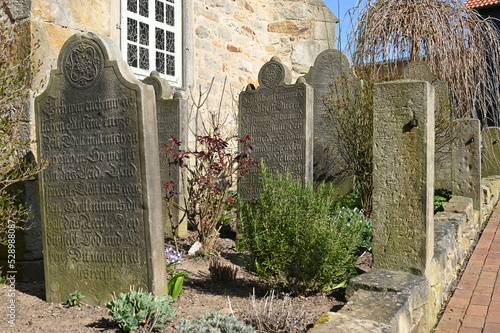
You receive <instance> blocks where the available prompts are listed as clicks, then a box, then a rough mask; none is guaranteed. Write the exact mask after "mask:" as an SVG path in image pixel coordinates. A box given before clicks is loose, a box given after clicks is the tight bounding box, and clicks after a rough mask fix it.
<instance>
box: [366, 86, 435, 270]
mask: <svg viewBox="0 0 500 333" xmlns="http://www.w3.org/2000/svg"><path fill="white" fill-rule="evenodd" d="M373 124H374V125H373V129H374V130H373V213H372V218H373V266H374V268H379V269H391V270H399V271H405V272H408V273H412V274H415V275H425V274H426V272H427V269H428V268H429V264H430V261H431V259H432V256H433V247H434V225H433V222H434V219H433V215H434V214H433V209H434V205H433V202H434V89H433V87H432V86H431V85H430V83H428V82H424V81H395V82H388V83H381V84H377V85H376V86H375V91H374V114H373Z"/></svg>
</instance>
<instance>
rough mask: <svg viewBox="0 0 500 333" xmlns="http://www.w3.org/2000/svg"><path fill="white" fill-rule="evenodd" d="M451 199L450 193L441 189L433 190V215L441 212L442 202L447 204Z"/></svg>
mask: <svg viewBox="0 0 500 333" xmlns="http://www.w3.org/2000/svg"><path fill="white" fill-rule="evenodd" d="M450 199H451V191H449V190H445V189H443V188H438V189H435V190H434V214H435V213H437V212H442V211H443V202H448V201H449V200H450Z"/></svg>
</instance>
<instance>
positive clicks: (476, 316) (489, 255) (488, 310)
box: [435, 208, 500, 333]
mask: <svg viewBox="0 0 500 333" xmlns="http://www.w3.org/2000/svg"><path fill="white" fill-rule="evenodd" d="M499 271H500V209H499V208H497V209H495V211H494V212H493V214H492V216H491V218H490V220H489V221H488V225H487V226H486V228H485V229H484V232H483V234H482V235H481V238H480V239H479V242H478V244H477V246H476V248H475V249H474V252H473V254H472V256H471V257H470V259H469V262H468V264H467V267H466V268H465V270H464V273H463V275H462V278H461V279H460V281H459V283H458V289H456V290H455V292H454V294H453V296H452V297H451V299H450V301H449V303H448V305H447V307H446V309H445V312H444V314H443V316H442V318H441V320H440V321H439V324H438V325H437V326H436V330H435V333H499V332H500V278H499Z"/></svg>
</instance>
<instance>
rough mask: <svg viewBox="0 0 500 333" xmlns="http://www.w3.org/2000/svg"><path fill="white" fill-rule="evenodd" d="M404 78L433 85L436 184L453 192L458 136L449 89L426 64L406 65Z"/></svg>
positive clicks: (418, 62) (414, 63) (411, 63)
mask: <svg viewBox="0 0 500 333" xmlns="http://www.w3.org/2000/svg"><path fill="white" fill-rule="evenodd" d="M403 77H404V78H405V79H407V80H423V81H427V82H429V83H431V84H432V86H433V87H434V91H435V103H434V105H435V112H434V122H435V151H434V170H435V174H434V182H435V188H436V189H447V190H450V191H451V190H452V187H453V185H452V179H451V178H452V176H451V150H452V146H451V145H452V142H453V140H454V138H455V137H456V136H457V129H456V122H454V121H453V120H452V118H451V115H450V110H451V107H450V94H449V87H448V84H447V83H446V82H445V81H441V80H438V79H437V78H436V77H435V75H434V73H433V72H432V70H431V68H430V67H429V65H428V64H427V63H426V62H422V61H416V62H410V63H408V64H406V66H405V67H404V69H403Z"/></svg>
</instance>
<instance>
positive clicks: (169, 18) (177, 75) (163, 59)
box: [122, 0, 182, 85]
mask: <svg viewBox="0 0 500 333" xmlns="http://www.w3.org/2000/svg"><path fill="white" fill-rule="evenodd" d="M181 5H182V0H122V12H123V15H122V49H123V53H124V56H125V57H126V59H125V60H126V61H127V63H128V64H129V66H131V67H132V69H133V70H134V72H135V73H136V74H138V75H139V76H141V77H144V76H148V75H149V74H150V72H151V71H153V70H156V71H158V72H159V73H160V75H161V76H163V77H164V78H166V79H167V80H169V81H170V82H171V83H172V84H173V85H181V84H182V82H181V74H182V73H181V64H182V50H181V46H182V44H181V39H182V38H181V33H182V32H181V23H182V22H181ZM123 23H126V27H125V26H124V24H123Z"/></svg>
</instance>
